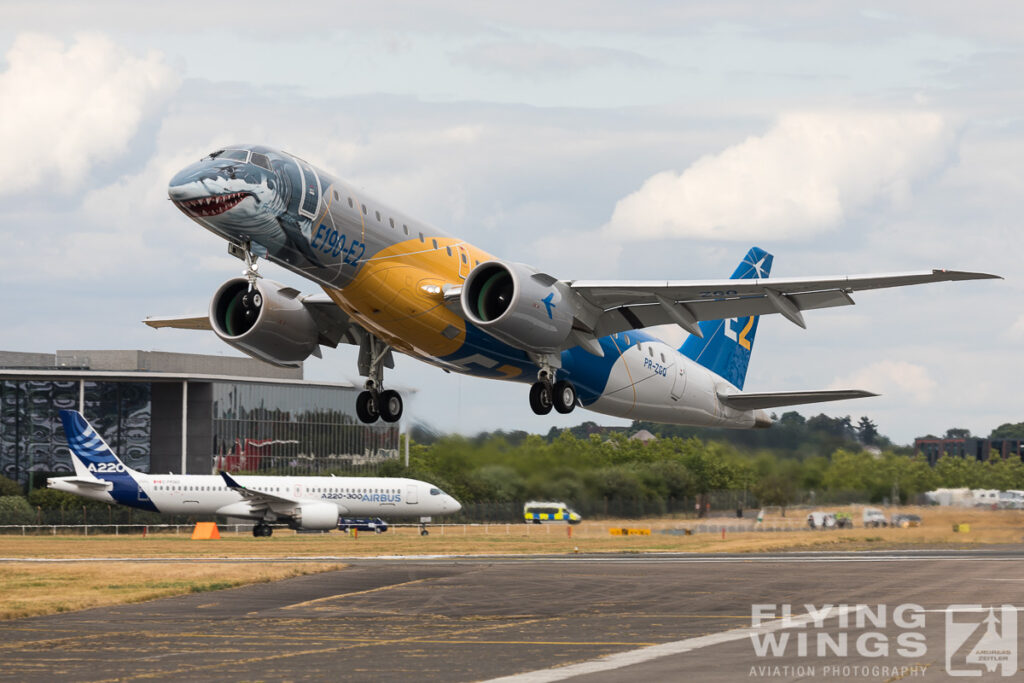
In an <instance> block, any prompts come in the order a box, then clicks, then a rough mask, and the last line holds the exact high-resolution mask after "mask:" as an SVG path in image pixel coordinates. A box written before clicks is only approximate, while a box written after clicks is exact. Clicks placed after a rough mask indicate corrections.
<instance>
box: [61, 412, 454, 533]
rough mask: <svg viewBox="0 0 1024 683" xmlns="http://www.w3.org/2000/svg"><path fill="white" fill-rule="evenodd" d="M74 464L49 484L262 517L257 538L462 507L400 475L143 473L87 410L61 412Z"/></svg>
mask: <svg viewBox="0 0 1024 683" xmlns="http://www.w3.org/2000/svg"><path fill="white" fill-rule="evenodd" d="M60 418H61V421H62V422H63V423H64V433H65V434H66V435H67V438H68V446H69V447H70V448H71V454H72V458H71V461H72V463H74V466H75V475H74V476H73V477H52V478H50V479H47V480H46V485H47V486H48V487H49V488H52V489H57V490H58V491H67V492H69V493H74V494H76V495H79V496H82V497H84V498H90V499H92V500H98V501H102V502H104V503H118V504H120V505H128V506H131V507H135V508H140V509H142V510H150V511H153V512H163V513H167V514H185V515H204V514H205V515H223V516H225V517H240V518H244V519H251V520H254V521H256V526H255V527H253V530H252V534H253V536H270V535H271V533H272V532H273V529H272V527H271V526H270V524H273V523H284V524H287V525H288V526H290V527H292V528H293V529H316V530H325V529H337V528H338V526H339V523H343V522H344V518H351V517H360V518H362V517H378V516H380V517H390V518H394V517H416V518H419V517H433V516H436V515H447V514H452V513H454V512H458V511H459V510H461V509H462V506H461V505H460V504H459V502H458V501H456V500H455V499H454V498H452V497H451V496H449V495H448V494H447V493H445V492H444V491H441V490H440V489H439V488H437V487H436V486H433V485H431V484H428V483H427V482H424V481H417V480H416V479H403V478H395V477H270V476H267V477H264V476H252V477H250V476H246V477H232V476H231V475H229V474H227V473H226V472H222V473H221V474H220V475H196V474H187V475H180V474H144V473H142V472H136V471H135V470H133V469H131V468H129V467H126V466H125V465H124V463H122V462H121V460H120V459H119V458H118V457H117V456H116V455H115V454H114V452H113V451H112V450H110V447H109V446H108V445H107V443H106V442H105V441H104V440H103V437H101V436H100V435H99V434H97V433H96V431H95V430H94V429H93V428H92V425H90V424H89V423H88V422H87V421H86V419H85V418H84V417H82V414H81V413H79V412H77V411H74V410H62V411H60Z"/></svg>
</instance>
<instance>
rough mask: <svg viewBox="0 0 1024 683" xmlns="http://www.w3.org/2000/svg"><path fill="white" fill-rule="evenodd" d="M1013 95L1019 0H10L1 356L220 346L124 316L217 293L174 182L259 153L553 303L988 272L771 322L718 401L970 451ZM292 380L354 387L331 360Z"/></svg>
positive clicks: (1012, 267) (1015, 234)
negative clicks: (982, 277)
mask: <svg viewBox="0 0 1024 683" xmlns="http://www.w3.org/2000/svg"><path fill="white" fill-rule="evenodd" d="M1021 73H1024V5H1020V6H1018V5H1016V4H1013V3H1010V4H1007V3H989V2H979V3H974V4H972V6H971V10H970V12H966V11H965V10H964V9H963V5H962V3H959V2H951V1H943V0H930V1H928V2H924V1H919V2H918V1H912V2H909V1H908V2H899V1H896V2H886V3H879V4H876V5H871V4H870V3H843V2H820V1H814V2H810V1H808V2H779V3H763V2H733V1H729V0H715V1H714V2H711V1H694V2H685V1H682V2H660V1H643V0H635V1H634V2H630V3H621V2H611V1H608V0H587V1H586V2H582V1H578V2H560V3H551V2H550V1H549V0H545V2H535V1H533V0H523V1H521V2H517V3H478V2H468V1H465V0H462V1H459V0H451V1H448V2H445V1H437V2H430V1H418V2H386V3H356V2H316V1H307V2H304V3H301V4H299V5H296V6H288V5H281V3H269V2H250V3H246V5H245V7H244V9H240V8H239V7H237V6H233V5H222V6H215V5H210V4H209V3H199V2H189V1H183V2H177V3H173V4H172V5H166V6H158V5H156V4H152V3H137V2H112V1H108V2H103V1H95V2H91V3H88V5H85V4H82V3H77V2H43V3H40V2H18V1H17V0H7V1H6V2H4V3H3V4H0V153H2V156H0V159H2V161H0V245H2V249H0V286H2V287H3V290H4V296H3V298H2V300H0V314H2V320H3V327H2V328H0V329H2V332H0V349H3V350H9V351H34V352H53V351H55V350H57V349H91V348H96V349H109V348H118V349H144V350H160V351H177V352H194V353H210V354H223V355H237V353H236V352H234V351H233V350H232V349H230V348H229V347H227V346H226V345H225V344H224V343H223V342H221V341H219V340H218V339H216V338H215V337H214V336H213V335H212V334H204V333H201V332H189V331H180V330H152V329H150V328H148V327H146V326H145V325H143V324H142V323H141V320H142V319H143V318H145V317H146V316H147V315H177V314H186V313H201V312H203V311H205V310H206V307H207V306H208V303H209V299H210V297H211V296H212V295H213V293H214V291H215V290H216V289H217V287H218V286H219V285H220V284H221V283H222V282H223V281H225V280H227V279H228V278H230V277H233V276H235V275H237V274H239V272H240V270H241V263H240V262H239V261H237V260H236V259H234V258H232V257H230V256H228V255H227V250H226V244H225V243H224V242H223V241H222V240H220V239H218V238H217V237H215V236H213V235H212V234H210V233H207V232H205V231H204V230H203V229H202V228H200V227H199V226H198V225H196V224H195V223H193V222H192V221H189V220H188V219H187V218H185V217H184V216H183V215H182V214H181V213H180V212H179V211H177V210H176V209H175V208H174V207H173V206H172V205H171V204H170V203H169V202H168V201H167V191H166V188H167V181H168V180H169V179H170V177H171V176H172V175H173V174H174V172H175V171H177V170H178V169H180V168H182V167H184V166H185V165H187V164H188V163H190V162H192V161H195V160H197V159H199V158H200V157H201V156H203V155H204V154H206V153H208V152H209V151H211V150H214V149H217V148H219V147H222V146H224V145H229V144H231V143H264V144H268V145H271V146H274V147H278V148H282V149H286V150H288V151H290V152H293V153H295V154H298V155H299V156H302V157H304V158H306V159H308V160H309V161H310V162H312V163H314V164H316V165H318V166H320V167H322V168H324V169H325V170H327V171H329V172H331V173H333V174H335V175H337V176H339V177H341V178H345V179H346V180H349V181H351V182H353V183H355V184H356V185H357V186H361V187H363V188H364V189H365V190H366V191H368V192H369V193H370V194H372V195H374V196H377V197H380V198H381V199H383V200H384V201H385V202H387V203H388V204H389V205H392V206H394V207H396V208H399V209H401V210H403V211H404V212H407V213H408V214H410V215H413V216H416V217H418V218H421V219H423V220H425V221H427V222H429V223H432V224H434V225H437V226H439V227H442V228H443V229H445V230H446V231H447V232H449V233H451V234H454V235H456V236H459V237H461V238H463V239H466V240H467V241H469V242H472V243H473V244H476V245H478V246H480V247H482V248H484V249H486V250H488V251H490V252H491V253H493V254H496V255H498V256H499V257H501V258H505V259H508V260H511V261H519V262H524V263H528V264H531V265H533V266H536V267H537V268H540V269H542V270H544V271H545V272H548V273H551V274H552V275H554V276H556V277H558V278H560V279H580V278H585V279H646V278H650V279H700V278H722V277H726V276H727V275H728V274H729V273H731V272H732V271H733V269H734V268H735V265H736V263H737V262H738V261H739V259H740V258H741V257H742V255H743V254H744V253H745V252H746V251H747V249H748V248H749V247H750V246H752V245H757V246H760V247H762V248H764V249H767V250H769V251H771V252H772V253H773V254H775V262H774V268H773V272H772V275H773V276H776V277H797V276H812V275H834V274H858V273H872V272H901V271H913V270H922V269H923V270H928V269H931V268H950V269H958V270H976V271H984V272H991V273H996V274H999V275H1001V276H1003V277H1004V278H1005V279H1004V280H1001V281H999V280H994V281H981V282H962V283H946V284H937V285H928V286H921V287H911V288H904V289H899V290H889V291H878V292H865V293H861V294H857V295H855V296H854V299H855V301H856V302H857V305H856V306H855V307H844V308H839V309H831V310H825V311H810V312H807V313H805V318H806V321H807V329H806V330H801V329H799V328H798V327H796V326H794V325H792V324H791V323H789V322H788V321H786V320H785V319H783V318H782V317H781V316H766V317H764V318H763V319H762V320H761V323H760V326H759V331H758V335H757V342H756V346H755V352H754V354H753V357H752V360H751V365H750V369H749V372H748V375H747V380H746V386H745V389H746V390H748V391H756V392H760V391H785V390H802V389H827V388H859V389H867V390H871V391H876V392H878V393H881V394H882V396H881V397H879V398H872V399H864V400H859V401H847V402H842V403H835V404H823V405H821V406H806V407H802V408H800V411H801V412H803V413H804V414H805V415H812V414H817V413H818V412H825V413H826V414H829V415H838V416H842V415H852V416H853V417H854V421H856V420H857V419H858V418H859V417H860V416H862V415H866V416H868V417H870V418H871V419H873V420H874V421H875V423H876V424H877V425H878V427H879V430H880V431H881V432H882V433H883V434H886V435H888V436H890V437H891V438H893V439H894V440H895V441H897V442H898V443H908V442H910V441H912V440H913V438H914V437H915V436H920V435H924V434H928V433H932V434H941V433H944V432H945V430H946V429H948V428H950V427H961V428H964V427H965V428H969V429H970V430H972V431H973V432H974V433H977V434H982V435H987V434H988V432H989V431H990V430H991V429H993V428H994V427H996V426H998V425H1000V424H1002V423H1005V422H1020V421H1024V402H1022V401H1021V400H1020V399H1019V398H1018V394H1017V391H1016V390H1017V385H1018V383H1020V382H1022V381H1024V354H1021V353H1020V348H1021V346H1022V344H1024V304H1022V301H1024V299H1022V294H1024V291H1022V290H1024V279H1022V278H1021V277H1019V275H1018V274H1017V270H1018V261H1017V254H1016V251H1017V249H1018V248H1021V247H1022V246H1024V239H1022V237H1021V231H1020V223H1021V219H1020V217H1021V216H1022V215H1024V114H1022V112H1024V90H1022V81H1021V79H1020V74H1021ZM263 273H264V275H265V276H267V277H270V278H272V279H275V280H279V281H281V282H283V283H285V284H289V285H291V286H294V287H296V288H298V289H301V290H303V291H306V292H310V293H316V289H315V287H314V286H313V285H312V283H309V282H305V281H303V280H302V279H301V278H299V277H298V276H295V275H292V274H290V273H288V272H287V271H285V270H283V269H281V268H277V267H274V266H271V265H265V267H264V269H263ZM664 333H665V335H666V336H667V337H670V338H672V337H679V338H680V339H681V333H680V332H679V331H678V330H677V329H667V330H665V331H664ZM306 377H307V378H309V379H316V380H323V381H349V382H353V383H357V384H361V380H360V379H359V378H358V376H357V372H356V354H355V352H354V350H352V349H344V348H340V349H338V350H329V349H328V350H326V352H325V354H324V358H323V360H318V359H315V358H312V359H310V360H309V361H308V362H307V364H306ZM386 381H387V383H388V384H390V385H391V386H394V387H400V388H404V389H405V390H406V391H407V392H408V398H407V407H406V410H407V411H408V413H409V415H410V416H411V417H412V418H413V419H417V420H421V421H424V422H426V423H428V424H430V425H433V426H434V427H435V428H437V429H439V430H442V431H453V432H461V433H466V434H474V433H476V432H479V431H482V430H491V429H499V428H500V429H506V430H512V429H525V430H528V431H533V432H547V431H548V430H549V429H550V427H551V426H569V425H573V424H578V423H579V422H581V421H584V420H594V421H596V422H598V423H600V424H619V425H622V424H627V422H625V421H623V420H616V419H613V418H608V417H605V416H602V415H598V414H595V413H590V412H587V411H580V410H577V411H576V412H574V413H572V414H571V415H569V416H545V417H538V416H536V415H534V414H533V413H532V412H531V411H530V409H529V406H528V401H527V386H526V385H520V384H507V383H500V382H494V381H488V380H482V379H474V378H468V377H459V376H452V375H447V374H445V373H443V372H442V371H440V370H437V369H435V368H433V367H430V366H427V365H425V364H423V363H421V362H418V361H415V360H413V359H410V358H406V357H399V358H398V359H397V365H396V369H395V370H394V371H391V372H389V373H388V374H387V375H386Z"/></svg>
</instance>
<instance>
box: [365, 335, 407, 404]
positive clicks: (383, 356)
mask: <svg viewBox="0 0 1024 683" xmlns="http://www.w3.org/2000/svg"><path fill="white" fill-rule="evenodd" d="M385 366H386V367H389V368H393V367H395V362H394V360H393V359H392V356H391V347H390V346H388V345H387V344H385V343H384V342H383V341H381V340H380V339H378V338H377V337H375V336H374V335H372V334H370V333H365V334H364V336H363V338H362V339H361V340H360V344H359V374H361V375H366V378H367V379H366V384H365V385H364V386H365V389H366V390H365V391H363V392H362V393H360V394H359V396H357V397H356V415H357V416H358V417H359V420H360V421H361V422H364V423H366V424H372V423H374V422H376V421H377V419H378V418H380V419H382V420H384V421H385V422H398V421H399V420H400V419H402V411H403V409H404V404H403V402H402V395H401V394H399V393H398V392H397V391H395V390H394V389H387V390H385V389H383V388H382V387H383V383H384V368H385Z"/></svg>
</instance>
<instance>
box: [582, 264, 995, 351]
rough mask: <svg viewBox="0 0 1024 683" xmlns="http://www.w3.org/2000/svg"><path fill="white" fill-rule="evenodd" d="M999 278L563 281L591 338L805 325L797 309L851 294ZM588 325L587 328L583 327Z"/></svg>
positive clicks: (955, 274) (948, 274) (841, 301)
mask: <svg viewBox="0 0 1024 683" xmlns="http://www.w3.org/2000/svg"><path fill="white" fill-rule="evenodd" d="M992 278H999V276H998V275H990V274H989V273H970V272H964V271H958V270H932V271H921V272H913V273H892V274H878V275H846V276H840V277H806V278H788V279H770V280H769V279H748V280H689V281H687V280H681V281H671V280H670V281H664V282H661V281H658V282H652V281H650V280H647V281H644V280H637V281H629V280H623V281H601V280H575V281H569V282H566V283H565V284H566V285H568V286H569V287H571V288H572V290H573V291H574V292H576V293H577V294H578V295H579V296H580V297H581V298H582V299H583V300H584V301H585V302H586V303H587V304H589V305H590V306H586V307H581V308H582V309H583V310H587V309H589V312H588V314H585V315H584V316H582V317H583V318H585V319H583V320H581V319H580V318H579V317H578V318H577V324H578V325H579V327H580V328H582V329H585V330H586V331H587V332H590V333H592V334H593V335H594V336H595V337H604V336H607V335H609V334H614V333H616V332H622V331H624V330H631V329H639V328H643V327H651V326H653V325H664V324H666V323H676V324H678V325H680V326H681V327H683V329H685V330H686V331H688V332H690V333H691V334H696V335H697V336H701V335H700V328H699V327H698V326H697V323H698V322H699V321H701V320H720V319H723V318H742V317H746V316H752V315H766V314H769V313H779V314H781V315H782V316H784V317H786V318H787V319H789V320H791V321H792V322H794V323H795V324H797V325H799V326H800V327H805V324H804V320H803V316H802V315H801V311H807V310H813V309H816V308H830V307H833V306H851V305H853V303H854V302H853V298H852V297H851V296H850V294H851V293H852V292H856V291H860V290H866V289H884V288H887V287H905V286H907V285H922V284H927V283H932V282H950V281H955V280H986V279H992ZM587 328H589V329H587Z"/></svg>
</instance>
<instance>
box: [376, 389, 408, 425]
mask: <svg viewBox="0 0 1024 683" xmlns="http://www.w3.org/2000/svg"><path fill="white" fill-rule="evenodd" d="M377 406H378V407H379V408H380V419H382V420H384V421H385V422H398V421H399V420H400V419H402V395H401V394H399V393H398V392H397V391H395V390H394V389H388V390H387V391H383V392H381V394H380V396H378V397H377Z"/></svg>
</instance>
